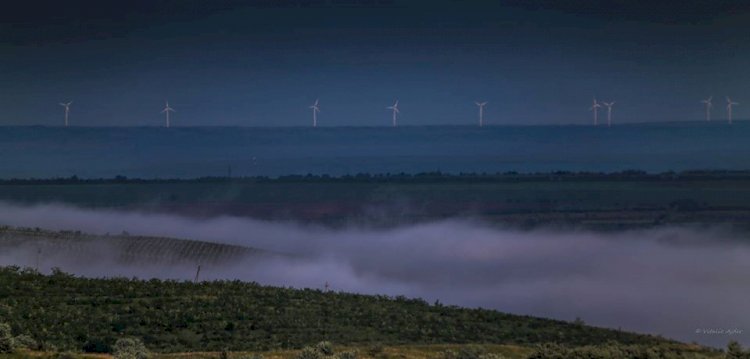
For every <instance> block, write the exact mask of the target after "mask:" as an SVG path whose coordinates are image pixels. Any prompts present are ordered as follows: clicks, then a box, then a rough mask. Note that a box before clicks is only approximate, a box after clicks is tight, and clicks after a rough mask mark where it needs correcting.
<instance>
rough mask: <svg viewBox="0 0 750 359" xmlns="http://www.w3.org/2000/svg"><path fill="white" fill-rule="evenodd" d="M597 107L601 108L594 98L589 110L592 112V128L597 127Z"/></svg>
mask: <svg viewBox="0 0 750 359" xmlns="http://www.w3.org/2000/svg"><path fill="white" fill-rule="evenodd" d="M599 107H602V105H600V104H599V103H597V102H596V97H594V104H593V105H592V106H591V108H590V109H589V110H590V111H594V126H598V125H599Z"/></svg>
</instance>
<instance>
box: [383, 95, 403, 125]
mask: <svg viewBox="0 0 750 359" xmlns="http://www.w3.org/2000/svg"><path fill="white" fill-rule="evenodd" d="M386 109H387V110H393V127H396V126H398V122H396V116H397V115H398V114H399V113H401V112H400V111H399V110H398V100H396V102H394V103H393V106H388V107H386Z"/></svg>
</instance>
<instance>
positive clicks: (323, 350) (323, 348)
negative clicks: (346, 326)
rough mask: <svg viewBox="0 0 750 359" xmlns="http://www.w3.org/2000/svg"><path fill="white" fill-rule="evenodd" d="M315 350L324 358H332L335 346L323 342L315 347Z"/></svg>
mask: <svg viewBox="0 0 750 359" xmlns="http://www.w3.org/2000/svg"><path fill="white" fill-rule="evenodd" d="M315 349H316V350H317V351H319V352H320V354H322V355H324V356H331V355H333V344H331V342H329V341H322V342H320V343H318V344H316V345H315Z"/></svg>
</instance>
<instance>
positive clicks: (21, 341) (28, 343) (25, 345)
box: [13, 334, 39, 349]
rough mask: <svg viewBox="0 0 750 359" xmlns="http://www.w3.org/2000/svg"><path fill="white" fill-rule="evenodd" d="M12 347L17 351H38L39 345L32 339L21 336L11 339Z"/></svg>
mask: <svg viewBox="0 0 750 359" xmlns="http://www.w3.org/2000/svg"><path fill="white" fill-rule="evenodd" d="M13 346H14V347H15V348H18V349H38V348H39V343H37V342H36V340H34V338H32V337H30V336H28V335H26V334H21V335H18V336H16V337H15V338H13Z"/></svg>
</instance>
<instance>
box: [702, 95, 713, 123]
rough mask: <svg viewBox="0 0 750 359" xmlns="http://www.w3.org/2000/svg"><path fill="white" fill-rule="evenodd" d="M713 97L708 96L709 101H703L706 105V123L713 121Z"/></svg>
mask: <svg viewBox="0 0 750 359" xmlns="http://www.w3.org/2000/svg"><path fill="white" fill-rule="evenodd" d="M713 100H714V97H713V96H708V98H707V99H705V100H703V101H701V102H702V103H704V104H706V121H711V107H714V104H713V102H712V101H713Z"/></svg>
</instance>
